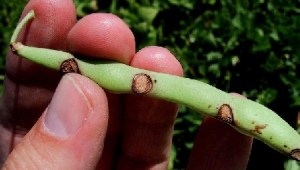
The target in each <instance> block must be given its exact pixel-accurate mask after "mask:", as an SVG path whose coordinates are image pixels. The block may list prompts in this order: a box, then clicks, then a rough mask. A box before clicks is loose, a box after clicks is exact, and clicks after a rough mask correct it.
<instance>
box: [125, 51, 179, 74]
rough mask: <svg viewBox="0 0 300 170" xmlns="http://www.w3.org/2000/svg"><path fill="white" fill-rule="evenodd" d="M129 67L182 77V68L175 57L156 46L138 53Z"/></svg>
mask: <svg viewBox="0 0 300 170" xmlns="http://www.w3.org/2000/svg"><path fill="white" fill-rule="evenodd" d="M130 65H132V66H134V67H138V68H142V69H146V70H152V71H156V72H162V73H167V74H173V75H177V76H182V75H183V69H182V66H181V64H180V63H179V61H178V60H177V59H176V57H175V56H174V55H173V54H172V53H171V52H170V51H169V50H168V49H166V48H163V47H158V46H149V47H145V48H143V49H141V50H140V51H138V52H137V53H136V54H135V56H134V57H133V59H132V61H131V64H130Z"/></svg>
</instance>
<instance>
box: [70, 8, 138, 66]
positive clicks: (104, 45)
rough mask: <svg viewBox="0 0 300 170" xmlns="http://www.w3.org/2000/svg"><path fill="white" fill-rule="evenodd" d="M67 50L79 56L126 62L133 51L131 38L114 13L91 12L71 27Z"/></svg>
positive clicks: (127, 28)
mask: <svg viewBox="0 0 300 170" xmlns="http://www.w3.org/2000/svg"><path fill="white" fill-rule="evenodd" d="M68 49H69V50H70V51H71V52H73V53H77V54H80V55H84V56H90V57H96V58H105V59H111V60H117V61H120V62H123V63H125V64H128V63H129V61H130V60H131V58H132V57H133V55H134V53H135V39H134V35H133V33H132V32H131V30H130V29H129V27H128V26H127V25H126V24H125V22H124V21H123V20H121V19H120V18H119V17H117V16H116V15H113V14H108V13H95V14H90V15H87V16H85V17H84V18H82V19H81V20H79V21H78V23H77V24H76V25H75V26H74V27H73V28H72V30H71V31H70V33H69V35H68Z"/></svg>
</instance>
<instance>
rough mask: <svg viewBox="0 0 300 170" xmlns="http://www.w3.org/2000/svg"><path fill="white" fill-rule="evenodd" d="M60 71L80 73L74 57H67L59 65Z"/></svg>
mask: <svg viewBox="0 0 300 170" xmlns="http://www.w3.org/2000/svg"><path fill="white" fill-rule="evenodd" d="M60 72H62V73H64V74H65V73H80V70H79V67H78V64H77V62H76V60H75V59H74V58H70V59H67V60H65V61H63V62H62V64H61V65H60Z"/></svg>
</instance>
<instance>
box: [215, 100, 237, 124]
mask: <svg viewBox="0 0 300 170" xmlns="http://www.w3.org/2000/svg"><path fill="white" fill-rule="evenodd" d="M216 118H217V119H219V120H221V121H223V122H225V123H228V124H231V125H233V124H234V122H233V112H232V108H231V107H230V105H229V104H223V105H221V107H220V108H219V110H218V114H217V116H216Z"/></svg>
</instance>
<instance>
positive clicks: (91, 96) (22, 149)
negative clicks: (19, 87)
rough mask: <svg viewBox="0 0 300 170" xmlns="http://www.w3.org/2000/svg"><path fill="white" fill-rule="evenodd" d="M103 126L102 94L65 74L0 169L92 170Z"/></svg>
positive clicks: (105, 118)
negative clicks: (46, 105) (49, 99)
mask: <svg viewBox="0 0 300 170" xmlns="http://www.w3.org/2000/svg"><path fill="white" fill-rule="evenodd" d="M107 123H108V108H107V100H106V96H105V93H104V91H103V90H102V89H101V88H99V86H98V85H96V84H95V83H94V82H92V81H91V80H89V79H87V78H85V77H83V76H80V75H77V74H67V75H65V76H64V77H63V78H62V80H61V82H60V83H59V85H58V87H57V89H56V91H55V94H54V96H53V98H52V101H51V103H50V105H49V106H48V108H47V109H46V111H45V112H44V114H43V115H42V116H41V117H40V119H39V120H38V122H37V123H36V124H35V125H34V127H33V128H32V129H31V130H30V132H29V133H28V134H27V135H26V136H25V137H24V139H23V140H22V141H21V142H20V143H19V144H18V145H17V146H16V148H15V149H14V150H13V151H12V153H11V154H10V155H9V157H8V159H7V161H6V162H5V163H4V169H93V168H94V167H95V166H96V164H97V161H98V160H99V158H100V156H101V153H102V150H103V145H104V138H105V134H106V130H107Z"/></svg>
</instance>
